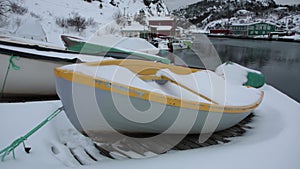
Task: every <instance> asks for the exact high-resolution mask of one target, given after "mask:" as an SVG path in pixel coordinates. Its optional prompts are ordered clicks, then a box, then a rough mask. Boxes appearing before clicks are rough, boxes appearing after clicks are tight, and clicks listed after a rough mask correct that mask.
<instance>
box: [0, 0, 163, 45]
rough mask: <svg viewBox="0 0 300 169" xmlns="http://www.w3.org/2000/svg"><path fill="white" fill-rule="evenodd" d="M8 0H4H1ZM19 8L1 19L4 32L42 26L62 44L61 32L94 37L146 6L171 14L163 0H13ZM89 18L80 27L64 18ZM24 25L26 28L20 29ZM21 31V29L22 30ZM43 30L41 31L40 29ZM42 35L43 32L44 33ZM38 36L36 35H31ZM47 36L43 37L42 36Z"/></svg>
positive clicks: (49, 37) (150, 12)
mask: <svg viewBox="0 0 300 169" xmlns="http://www.w3.org/2000/svg"><path fill="white" fill-rule="evenodd" d="M1 1H3V2H5V1H4V0H0V2H1ZM11 2H13V3H14V4H15V8H18V7H21V8H23V9H24V10H25V11H24V12H23V13H18V12H16V11H13V10H10V11H9V12H7V13H6V14H5V15H6V16H2V17H1V20H0V35H1V34H2V35H3V34H4V35H13V36H15V35H17V36H24V37H26V35H24V32H26V34H27V35H28V34H29V35H30V34H34V33H35V32H37V31H39V32H41V29H40V28H37V27H39V26H37V27H36V26H34V25H38V24H40V25H41V27H42V29H43V30H42V32H44V34H45V36H46V39H47V41H48V42H53V43H55V44H60V45H62V44H61V40H60V35H61V34H70V35H77V36H82V37H90V36H91V35H93V34H94V33H96V32H105V31H108V32H109V31H113V30H112V29H115V28H116V26H115V25H114V20H116V17H119V16H121V17H122V16H126V17H127V16H134V15H135V14H137V13H138V12H139V11H141V10H143V11H144V12H145V14H146V16H150V15H154V16H155V15H158V11H159V14H160V15H166V14H168V10H167V8H166V6H165V5H164V4H163V3H162V2H161V1H160V0H158V1H156V2H155V3H154V2H153V3H150V5H149V6H147V5H148V4H147V5H145V2H144V0H100V1H92V2H87V1H84V0H63V1H61V0H12V1H11ZM76 17H77V19H79V20H80V19H81V21H82V20H85V22H86V25H85V27H84V29H80V31H79V29H76V28H75V27H72V26H68V25H66V24H64V23H62V21H66V20H67V19H69V18H74V19H75V18H76ZM20 29H21V30H22V31H20ZM20 32H21V33H20ZM40 34H41V33H40ZM40 36H42V35H40ZM31 37H34V36H31ZM41 39H45V37H39V38H38V40H41Z"/></svg>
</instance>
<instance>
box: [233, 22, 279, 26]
mask: <svg viewBox="0 0 300 169" xmlns="http://www.w3.org/2000/svg"><path fill="white" fill-rule="evenodd" d="M259 23H266V24H270V25H274V26H276V24H274V23H272V22H252V23H232V25H231V26H250V25H255V24H259Z"/></svg>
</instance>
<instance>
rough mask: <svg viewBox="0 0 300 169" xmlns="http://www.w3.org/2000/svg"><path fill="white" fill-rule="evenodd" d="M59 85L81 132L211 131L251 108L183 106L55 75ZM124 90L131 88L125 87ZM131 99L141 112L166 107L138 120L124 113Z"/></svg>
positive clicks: (61, 93) (237, 118) (65, 104)
mask: <svg viewBox="0 0 300 169" xmlns="http://www.w3.org/2000/svg"><path fill="white" fill-rule="evenodd" d="M99 83H102V82H99ZM103 83H104V84H105V83H106V84H105V85H108V86H110V85H111V84H107V82H103ZM56 87H57V93H58V95H59V97H60V99H61V101H62V103H63V105H64V109H65V112H66V114H67V116H68V118H69V119H70V121H71V122H72V124H73V125H74V126H75V128H77V130H79V131H80V132H82V133H107V132H121V133H169V134H187V133H190V134H196V133H211V132H214V131H219V130H224V129H226V128H229V127H232V126H234V125H235V124H237V123H238V122H240V121H241V120H242V119H244V118H245V117H247V116H248V115H249V114H250V113H251V111H252V109H249V110H248V111H243V112H240V113H222V112H210V111H203V110H196V109H189V108H182V107H178V106H172V105H167V104H162V103H159V102H155V101H150V100H144V99H140V98H137V97H131V96H126V95H123V94H119V93H114V92H111V91H109V90H103V89H101V88H95V87H92V86H88V85H84V84H79V83H74V82H72V81H69V80H66V79H63V78H59V77H56ZM117 88H119V87H117ZM123 90H129V89H126V88H122V91H123ZM125 92H130V91H125ZM128 99H129V100H130V104H131V105H132V106H133V107H134V109H136V110H140V111H141V112H142V113H143V112H147V113H149V114H156V113H157V112H155V111H157V110H158V109H159V108H161V107H162V108H163V109H160V110H161V114H160V116H159V117H157V118H156V119H155V120H153V121H150V122H137V121H134V120H132V119H130V118H129V119H128V118H126V117H125V116H124V113H126V112H128V111H131V109H130V108H129V109H127V107H128V106H129V105H128V102H127V101H128ZM150 107H151V108H150ZM156 108H157V109H156ZM148 109H149V110H150V111H148ZM152 110H153V111H152ZM208 116H210V117H213V116H214V117H216V118H220V121H217V122H215V121H214V120H212V121H209V119H211V118H207V117H208ZM216 118H214V119H216ZM205 123H206V127H205V129H204V127H203V126H204V124H205ZM207 124H211V125H207Z"/></svg>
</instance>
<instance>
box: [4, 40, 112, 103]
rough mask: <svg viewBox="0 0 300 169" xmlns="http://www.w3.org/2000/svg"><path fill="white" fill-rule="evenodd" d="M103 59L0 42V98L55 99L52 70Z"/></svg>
mask: <svg viewBox="0 0 300 169" xmlns="http://www.w3.org/2000/svg"><path fill="white" fill-rule="evenodd" d="M103 59H104V57H100V56H99V57H95V56H86V55H80V54H76V53H74V52H68V51H65V50H64V49H61V50H60V49H57V48H51V47H49V46H48V47H45V46H38V45H33V44H26V43H24V42H22V43H17V42H12V41H0V87H1V88H0V90H1V91H0V99H1V98H21V97H24V98H25V97H26V98H27V97H34V96H50V95H51V96H56V91H55V82H54V75H53V73H52V72H53V70H54V68H56V67H60V66H63V65H67V64H72V63H76V62H86V61H101V60H103ZM110 59H111V58H110Z"/></svg>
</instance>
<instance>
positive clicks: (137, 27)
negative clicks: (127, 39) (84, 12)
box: [121, 25, 148, 32]
mask: <svg viewBox="0 0 300 169" xmlns="http://www.w3.org/2000/svg"><path fill="white" fill-rule="evenodd" d="M121 31H123V32H124V31H125V32H130V31H148V27H147V26H142V25H133V26H125V27H123V28H121Z"/></svg>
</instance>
